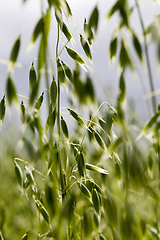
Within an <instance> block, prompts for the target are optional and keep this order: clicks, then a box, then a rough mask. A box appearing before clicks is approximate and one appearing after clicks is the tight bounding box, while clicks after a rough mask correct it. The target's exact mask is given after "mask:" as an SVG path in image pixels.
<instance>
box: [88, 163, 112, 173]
mask: <svg viewBox="0 0 160 240" xmlns="http://www.w3.org/2000/svg"><path fill="white" fill-rule="evenodd" d="M86 169H88V170H91V171H95V172H98V173H102V174H109V172H108V171H107V170H105V169H103V168H100V167H97V166H95V165H92V164H89V163H86Z"/></svg>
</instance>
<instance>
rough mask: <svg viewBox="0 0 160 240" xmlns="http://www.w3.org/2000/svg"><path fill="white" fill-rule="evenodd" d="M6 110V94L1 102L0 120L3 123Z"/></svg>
mask: <svg viewBox="0 0 160 240" xmlns="http://www.w3.org/2000/svg"><path fill="white" fill-rule="evenodd" d="M5 111H6V103H5V95H4V96H3V98H2V100H1V102H0V121H2V123H3V120H4V116H5Z"/></svg>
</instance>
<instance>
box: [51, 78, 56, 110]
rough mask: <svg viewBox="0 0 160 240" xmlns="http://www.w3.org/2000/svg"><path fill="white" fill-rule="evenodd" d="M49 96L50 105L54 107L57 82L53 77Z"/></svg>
mask: <svg viewBox="0 0 160 240" xmlns="http://www.w3.org/2000/svg"><path fill="white" fill-rule="evenodd" d="M50 98H51V102H52V106H53V107H55V105H56V99H57V84H56V81H55V79H54V77H53V81H52V83H51V87H50Z"/></svg>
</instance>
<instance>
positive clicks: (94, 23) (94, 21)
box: [88, 7, 99, 33]
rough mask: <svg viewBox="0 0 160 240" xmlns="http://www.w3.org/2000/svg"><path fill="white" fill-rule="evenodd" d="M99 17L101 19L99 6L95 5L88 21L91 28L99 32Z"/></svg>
mask: <svg viewBox="0 0 160 240" xmlns="http://www.w3.org/2000/svg"><path fill="white" fill-rule="evenodd" d="M98 19H99V12H98V8H97V7H95V8H94V10H93V12H92V14H91V16H90V19H89V23H88V24H89V26H90V28H93V29H94V31H95V33H96V32H97V27H98Z"/></svg>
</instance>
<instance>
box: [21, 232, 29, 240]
mask: <svg viewBox="0 0 160 240" xmlns="http://www.w3.org/2000/svg"><path fill="white" fill-rule="evenodd" d="M27 239H28V231H27V232H26V233H25V234H24V235H23V237H22V238H21V240H27Z"/></svg>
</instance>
